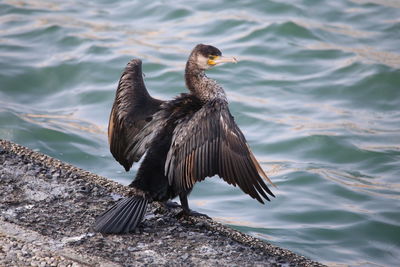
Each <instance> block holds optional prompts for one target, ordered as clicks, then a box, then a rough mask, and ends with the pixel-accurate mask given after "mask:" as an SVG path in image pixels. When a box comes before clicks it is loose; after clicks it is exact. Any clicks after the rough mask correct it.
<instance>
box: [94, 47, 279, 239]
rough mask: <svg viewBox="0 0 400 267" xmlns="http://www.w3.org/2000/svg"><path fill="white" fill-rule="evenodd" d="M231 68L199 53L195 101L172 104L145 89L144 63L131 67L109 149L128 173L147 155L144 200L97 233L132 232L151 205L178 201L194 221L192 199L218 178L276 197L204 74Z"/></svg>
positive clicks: (189, 77) (139, 181)
mask: <svg viewBox="0 0 400 267" xmlns="http://www.w3.org/2000/svg"><path fill="white" fill-rule="evenodd" d="M224 62H236V60H235V59H234V58H224V57H222V55H221V51H220V50H218V49H217V48H215V47H213V46H209V45H203V44H200V45H197V46H196V47H195V48H194V49H193V51H192V53H191V54H190V56H189V59H188V62H187V64H186V69H185V81H186V85H187V87H188V89H189V90H190V93H189V94H181V95H180V96H178V97H177V98H175V99H174V100H171V101H161V100H157V99H154V98H152V97H151V96H150V95H149V94H148V92H147V90H146V87H145V85H144V82H143V78H142V71H141V61H140V60H138V59H134V60H132V61H131V62H130V63H129V64H128V66H127V67H126V69H125V71H124V73H123V74H122V76H121V79H120V81H119V85H118V89H117V93H116V98H115V102H114V105H113V108H112V111H111V115H110V123H109V128H108V135H109V142H110V149H111V152H112V154H113V156H114V157H115V159H116V160H117V161H118V162H119V163H121V164H122V165H123V166H124V167H125V169H126V170H127V171H128V170H129V169H130V167H131V166H132V164H133V162H136V161H138V160H140V158H141V157H142V156H143V155H144V153H146V152H147V154H146V156H145V158H144V160H143V162H142V164H141V166H140V168H139V170H138V173H137V175H136V178H135V180H134V181H133V182H132V183H131V184H130V186H132V187H135V188H137V189H140V190H141V191H142V192H143V196H133V197H129V198H126V199H124V200H122V201H120V202H118V203H117V204H115V205H114V206H113V207H112V208H110V209H109V210H108V211H106V212H105V213H103V214H102V215H101V216H99V217H98V218H97V220H96V223H95V230H97V231H99V232H103V233H123V232H129V231H132V230H133V229H134V228H135V227H136V226H137V225H138V224H139V223H140V222H141V220H142V219H143V216H144V213H145V210H146V206H147V203H148V202H149V201H167V200H169V199H172V198H175V197H176V196H179V198H180V201H181V205H182V208H183V211H184V212H185V213H186V214H188V215H203V214H200V213H197V212H194V211H191V210H190V209H189V206H188V201H187V196H188V194H189V193H190V192H191V190H192V188H193V186H194V184H195V183H196V182H198V181H202V180H204V179H205V178H206V177H211V176H214V175H219V176H220V177H221V178H223V179H224V180H225V181H226V182H227V183H229V184H232V185H234V186H236V185H238V186H239V187H240V188H241V189H242V190H243V192H245V193H247V194H248V195H250V196H251V197H252V198H255V199H257V200H258V201H259V202H261V203H264V201H263V199H266V200H269V197H268V195H270V196H274V195H273V193H272V192H271V191H270V190H269V188H268V187H267V185H266V184H265V182H264V180H263V178H264V179H265V180H267V181H269V182H271V181H270V180H269V178H268V177H267V175H266V174H265V173H264V171H263V170H262V168H261V166H260V165H259V163H258V162H257V160H256V159H255V157H254V155H253V153H252V152H251V151H250V149H249V146H248V144H247V142H246V139H245V137H244V135H243V133H242V132H241V131H240V129H239V127H238V126H237V125H236V123H235V121H234V119H233V117H232V115H231V114H230V112H229V108H228V102H227V99H226V95H225V92H224V90H223V88H222V87H221V86H220V85H218V84H217V83H216V82H215V81H214V80H211V79H209V78H208V77H207V76H206V75H205V73H204V71H205V70H207V69H209V68H210V67H212V66H215V65H217V64H220V63H224Z"/></svg>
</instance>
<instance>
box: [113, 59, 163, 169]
mask: <svg viewBox="0 0 400 267" xmlns="http://www.w3.org/2000/svg"><path fill="white" fill-rule="evenodd" d="M162 103H163V101H161V100H158V99H154V98H152V97H151V96H150V95H149V93H148V92H147V89H146V86H145V85H144V81H143V74H142V61H141V60H140V59H132V60H131V61H130V62H129V63H128V65H127V66H126V68H125V70H124V72H123V73H122V76H121V78H120V80H119V84H118V89H117V93H116V95H115V100H114V104H113V106H112V110H111V114H110V120H109V124H108V142H109V144H110V151H111V153H112V155H113V156H114V158H115V159H116V160H117V161H118V162H119V163H120V164H121V165H122V166H124V168H125V170H126V171H128V170H129V169H130V168H131V166H132V164H133V162H135V161H138V160H139V159H140V157H141V155H140V156H139V155H136V154H134V153H130V151H129V149H128V148H130V147H132V142H133V140H134V138H135V136H136V135H137V134H138V133H139V132H140V131H141V129H142V128H143V127H144V126H145V125H146V124H147V123H148V122H149V121H151V120H152V115H153V114H154V113H155V112H157V111H158V110H159V109H160V105H161V104H162Z"/></svg>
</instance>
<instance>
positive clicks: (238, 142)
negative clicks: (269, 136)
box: [165, 99, 274, 203]
mask: <svg viewBox="0 0 400 267" xmlns="http://www.w3.org/2000/svg"><path fill="white" fill-rule="evenodd" d="M165 175H166V176H167V177H168V181H169V184H170V185H171V186H173V187H174V189H175V190H176V191H177V192H181V191H186V190H190V189H191V188H192V187H193V185H194V184H195V183H196V182H197V181H202V180H204V179H205V178H206V177H211V176H214V175H219V176H220V177H221V178H222V179H224V180H225V181H226V182H227V183H229V184H232V185H234V186H236V185H238V186H239V187H240V188H241V189H242V190H243V191H244V192H245V193H247V194H249V195H250V196H251V197H252V198H255V199H257V200H258V201H260V202H261V203H264V201H263V198H264V199H266V200H269V197H268V194H269V195H270V196H274V195H273V193H272V192H271V191H270V190H269V188H268V187H267V185H266V184H265V182H264V180H263V179H262V178H264V179H266V180H267V181H270V180H269V179H268V177H267V175H266V174H265V173H264V171H263V170H262V169H261V167H260V165H259V163H258V162H257V160H256V159H255V157H254V155H253V154H252V152H251V151H250V149H249V146H248V144H247V142H246V139H245V137H244V135H243V133H242V132H241V131H240V129H239V127H238V126H237V125H236V123H235V121H234V119H233V117H232V115H231V114H230V112H229V109H228V104H227V102H226V101H225V100H224V99H214V100H212V101H209V102H208V103H205V104H204V105H203V106H202V108H201V109H200V110H199V111H197V112H196V113H194V115H193V116H189V117H187V118H186V119H184V120H182V121H181V122H180V123H179V124H177V125H176V127H175V129H174V132H173V137H172V143H171V147H170V150H169V151H168V154H167V159H166V163H165Z"/></svg>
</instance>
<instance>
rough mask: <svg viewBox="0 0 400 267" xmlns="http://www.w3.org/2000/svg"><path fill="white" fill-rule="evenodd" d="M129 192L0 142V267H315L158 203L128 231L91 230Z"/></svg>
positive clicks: (315, 264) (99, 178)
mask: <svg viewBox="0 0 400 267" xmlns="http://www.w3.org/2000/svg"><path fill="white" fill-rule="evenodd" d="M130 192H131V193H132V191H131V190H130V189H129V188H128V187H124V186H122V185H119V184H117V183H115V182H113V181H111V180H109V179H106V178H104V177H100V176H97V175H95V174H92V173H90V172H88V171H84V170H82V169H79V168H76V167H74V166H72V165H69V164H66V163H63V162H61V161H59V160H57V159H54V158H51V157H49V156H46V155H44V154H41V153H37V152H34V151H32V150H30V149H27V148H25V147H22V146H19V145H17V144H14V143H11V142H9V141H4V140H0V266H159V265H162V266H322V265H321V264H320V263H317V262H314V261H311V260H309V259H307V258H305V257H302V256H299V255H297V254H294V253H292V252H290V251H288V250H285V249H282V248H279V247H276V246H273V245H270V244H268V243H266V242H263V241H261V240H258V239H256V238H254V237H251V236H248V235H245V234H243V233H240V232H238V231H235V230H233V229H230V228H228V227H226V226H223V225H221V224H220V223H217V222H215V221H213V220H211V219H205V218H193V217H185V216H182V215H181V209H180V208H176V209H167V208H165V207H164V206H162V205H160V204H159V203H151V205H149V208H148V210H147V213H146V216H145V220H144V221H143V222H142V223H141V225H140V227H139V228H138V229H137V230H136V232H135V233H131V234H125V235H102V234H99V233H95V232H94V231H93V228H92V226H93V223H94V219H95V217H96V216H97V215H99V214H100V213H101V212H102V211H104V210H105V209H106V208H107V207H110V206H111V205H112V204H113V203H115V202H116V201H117V200H118V199H119V198H120V197H122V196H123V195H126V194H128V193H130Z"/></svg>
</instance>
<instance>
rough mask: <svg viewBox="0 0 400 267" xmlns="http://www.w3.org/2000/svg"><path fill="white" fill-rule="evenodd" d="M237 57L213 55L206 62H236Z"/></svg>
mask: <svg viewBox="0 0 400 267" xmlns="http://www.w3.org/2000/svg"><path fill="white" fill-rule="evenodd" d="M237 62H238V61H237V59H236V58H235V57H223V56H220V57H215V58H214V59H209V60H208V64H209V65H213V66H214V65H218V64H221V63H237Z"/></svg>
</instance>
